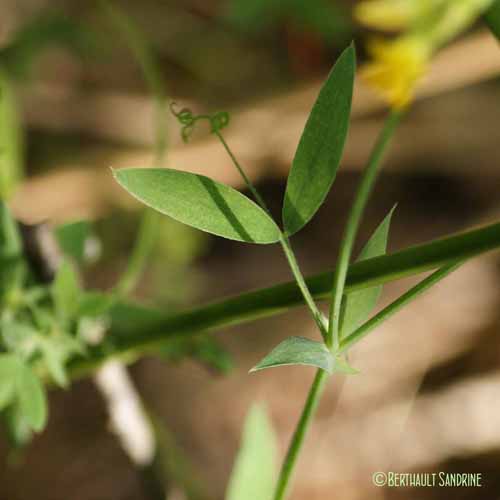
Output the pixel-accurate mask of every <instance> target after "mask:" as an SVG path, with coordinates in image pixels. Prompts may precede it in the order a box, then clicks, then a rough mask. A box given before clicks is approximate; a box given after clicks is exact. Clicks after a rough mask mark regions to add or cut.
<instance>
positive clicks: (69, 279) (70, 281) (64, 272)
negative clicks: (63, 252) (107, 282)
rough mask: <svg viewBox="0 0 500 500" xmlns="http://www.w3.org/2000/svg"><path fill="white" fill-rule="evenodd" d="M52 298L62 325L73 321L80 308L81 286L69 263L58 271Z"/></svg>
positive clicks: (63, 264)
mask: <svg viewBox="0 0 500 500" xmlns="http://www.w3.org/2000/svg"><path fill="white" fill-rule="evenodd" d="M52 297H53V299H54V304H55V308H56V313H57V316H58V318H59V320H60V321H61V322H62V323H67V322H68V321H71V319H73V318H74V316H75V314H76V312H77V310H78V307H79V298H80V286H79V283H78V276H77V274H76V272H75V269H74V268H73V266H72V265H71V263H70V262H68V261H64V262H63V263H62V265H61V267H60V268H59V269H58V271H57V274H56V278H55V281H54V283H53V285H52Z"/></svg>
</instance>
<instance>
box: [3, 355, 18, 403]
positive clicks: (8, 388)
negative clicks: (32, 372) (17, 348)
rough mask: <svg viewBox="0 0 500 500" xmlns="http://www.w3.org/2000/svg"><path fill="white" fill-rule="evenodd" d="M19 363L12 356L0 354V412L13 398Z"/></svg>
mask: <svg viewBox="0 0 500 500" xmlns="http://www.w3.org/2000/svg"><path fill="white" fill-rule="evenodd" d="M18 368H19V361H18V358H17V356H14V355H13V354H0V410H2V409H3V408H5V407H6V406H7V405H9V404H10V403H11V402H12V401H13V400H14V397H15V389H16V378H17V374H18Z"/></svg>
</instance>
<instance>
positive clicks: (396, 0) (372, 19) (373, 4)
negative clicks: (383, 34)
mask: <svg viewBox="0 0 500 500" xmlns="http://www.w3.org/2000/svg"><path fill="white" fill-rule="evenodd" d="M417 11H418V3H416V2H415V1H413V0H367V1H364V2H360V3H359V4H357V5H356V7H355V8H354V17H355V18H356V19H357V20H358V21H359V22H360V23H361V24H364V25H366V26H370V27H372V28H378V29H381V30H399V29H403V28H406V27H407V26H408V25H409V24H410V22H411V21H412V20H413V19H414V18H415V16H416V14H417Z"/></svg>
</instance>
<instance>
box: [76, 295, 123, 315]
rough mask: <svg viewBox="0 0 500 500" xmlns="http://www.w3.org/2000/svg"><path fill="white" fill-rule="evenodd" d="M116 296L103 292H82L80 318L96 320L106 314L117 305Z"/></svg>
mask: <svg viewBox="0 0 500 500" xmlns="http://www.w3.org/2000/svg"><path fill="white" fill-rule="evenodd" d="M115 302H116V297H115V296H114V295H106V294H104V293H101V292H93V291H90V292H87V291H82V293H81V295H80V300H79V304H78V316H88V317H90V318H96V317H98V316H102V315H103V314H106V313H107V312H108V311H109V310H110V309H111V308H112V307H113V305H114V304H115Z"/></svg>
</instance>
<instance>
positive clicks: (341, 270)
mask: <svg viewBox="0 0 500 500" xmlns="http://www.w3.org/2000/svg"><path fill="white" fill-rule="evenodd" d="M400 119H401V113H400V112H396V111H392V112H391V113H390V115H389V116H388V118H387V120H386V122H385V124H384V127H383V129H382V131H381V133H380V135H379V137H378V139H377V142H376V143H375V146H374V148H373V150H372V153H371V155H370V158H369V160H368V163H367V165H366V168H365V170H364V172H363V176H362V178H361V182H360V185H359V187H358V190H357V192H356V196H355V198H354V203H353V204H352V207H351V210H350V213H349V217H348V219H347V223H346V226H345V230H344V235H343V237H342V242H341V244H340V250H339V257H338V260H337V265H336V267H335V274H334V278H333V288H332V300H331V302H330V312H329V318H328V336H327V339H326V344H327V346H328V347H330V348H333V350H334V351H337V350H338V347H339V321H340V309H341V305H342V296H343V293H344V286H345V281H346V277H347V270H348V268H349V260H350V258H351V254H352V248H353V246H354V241H355V239H356V234H357V232H358V228H359V224H360V222H361V218H362V216H363V212H364V210H365V207H366V204H367V202H368V198H369V196H370V193H371V191H372V189H373V185H374V184H375V180H376V178H377V173H378V167H379V166H380V163H381V162H382V159H383V156H384V153H385V151H386V148H387V146H388V144H389V141H390V139H391V138H392V136H393V135H394V132H395V130H396V127H397V125H398V123H399V121H400Z"/></svg>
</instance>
